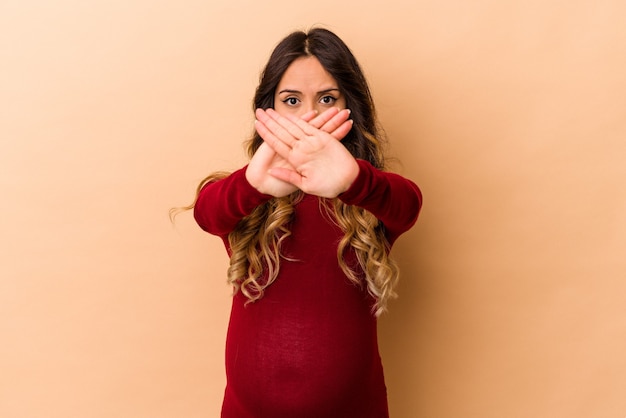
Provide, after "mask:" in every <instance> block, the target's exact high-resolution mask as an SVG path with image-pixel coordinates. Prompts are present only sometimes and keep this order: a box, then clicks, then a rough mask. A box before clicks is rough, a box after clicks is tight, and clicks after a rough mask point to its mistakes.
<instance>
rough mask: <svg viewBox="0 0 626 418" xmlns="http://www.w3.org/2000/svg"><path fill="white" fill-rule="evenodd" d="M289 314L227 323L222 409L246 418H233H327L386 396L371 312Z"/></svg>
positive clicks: (245, 318) (254, 317)
mask: <svg viewBox="0 0 626 418" xmlns="http://www.w3.org/2000/svg"><path fill="white" fill-rule="evenodd" d="M245 309H247V308H245ZM247 314H250V312H247ZM274 314H275V312H274ZM293 314H294V312H290V316H281V315H278V316H276V315H272V316H267V317H265V316H264V315H257V316H254V315H246V316H245V317H244V318H237V317H235V318H233V317H231V324H230V326H229V333H228V339H227V347H226V371H227V378H228V387H227V390H226V398H225V405H224V407H225V408H227V407H228V405H227V404H228V403H229V402H230V403H233V404H235V403H236V404H237V405H238V406H239V408H241V409H242V410H244V409H245V410H248V411H250V412H249V415H245V414H244V413H243V412H241V411H240V412H238V414H239V415H237V416H238V417H239V416H241V417H244V416H259V417H264V416H267V417H289V416H294V417H299V418H303V417H307V416H311V417H320V416H324V417H329V416H335V415H332V414H338V413H340V411H342V410H344V409H346V408H347V407H348V406H349V405H351V404H362V403H363V402H365V403H367V401H366V400H363V399H362V398H364V397H371V396H372V391H374V392H381V391H382V392H384V382H383V377H382V366H381V365H380V358H379V355H378V348H377V342H376V325H375V322H374V320H373V319H372V317H371V314H369V312H367V311H366V314H367V315H365V316H361V317H354V316H350V315H347V316H346V315H342V316H332V317H331V315H329V314H324V313H319V314H318V315H315V316H314V318H312V317H311V316H310V315H293ZM236 319H241V321H237V320H236ZM331 411H332V412H331ZM233 416H235V415H234V414H233ZM337 416H339V415H337ZM344 416H349V415H344Z"/></svg>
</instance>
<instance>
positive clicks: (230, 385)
mask: <svg viewBox="0 0 626 418" xmlns="http://www.w3.org/2000/svg"><path fill="white" fill-rule="evenodd" d="M357 162H358V164H359V167H360V172H359V175H358V176H357V178H356V180H355V181H354V183H353V184H352V185H351V187H350V189H349V190H347V191H346V192H344V193H342V194H341V195H340V196H338V198H339V199H341V200H342V201H343V202H344V203H346V204H349V205H358V206H361V207H363V208H365V209H367V210H368V211H370V212H371V213H373V214H374V215H375V216H376V217H377V218H378V219H380V220H381V221H382V222H383V224H384V226H385V229H386V233H387V238H388V240H389V242H390V243H393V242H394V241H395V240H396V238H398V236H399V235H400V234H402V233H403V232H405V231H407V230H408V229H409V228H410V227H411V226H412V225H413V224H414V223H415V221H416V220H417V216H418V213H419V210H420V207H421V201H422V196H421V193H420V190H419V189H418V187H417V186H416V185H415V184H414V183H412V182H411V181H409V180H407V179H405V178H403V177H401V176H399V175H396V174H392V173H387V172H382V171H379V170H377V169H375V168H374V167H373V166H372V165H370V164H369V163H367V162H365V161H362V160H357ZM269 199H271V196H268V195H264V194H262V193H259V192H258V191H257V190H256V189H255V188H254V187H252V186H251V185H250V184H249V183H248V181H247V180H246V178H245V167H244V168H242V169H240V170H238V171H235V172H234V173H233V174H231V175H230V176H229V177H227V178H225V179H223V180H220V181H218V182H215V183H211V184H208V185H207V186H205V187H204V188H203V189H202V191H201V192H200V195H199V197H198V201H197V202H196V206H195V210H194V216H195V219H196V221H197V222H198V225H200V227H201V228H202V229H204V230H205V231H207V232H209V233H211V234H214V235H218V236H219V237H221V238H222V240H223V241H224V244H225V246H226V249H227V251H228V252H229V253H230V248H229V245H228V234H229V233H230V232H231V231H232V230H233V229H234V228H235V226H236V224H237V223H238V222H239V220H241V219H242V218H243V217H244V216H246V215H248V214H250V213H251V212H252V210H253V209H254V208H255V207H257V206H258V205H260V204H262V203H264V202H266V201H268V200H269ZM290 228H291V231H292V235H291V236H290V237H288V238H287V239H286V240H285V241H284V242H283V245H282V253H283V254H285V255H286V256H288V257H289V260H287V259H282V260H281V264H280V273H279V276H278V277H277V279H276V281H275V282H274V283H272V284H271V285H270V286H269V287H268V288H267V289H266V290H265V294H264V296H263V298H261V299H260V300H258V301H256V302H254V303H249V304H247V305H245V306H244V303H245V302H246V298H245V296H243V295H242V293H241V292H238V293H237V294H236V295H235V296H234V297H233V304H232V311H231V317H230V324H229V327H228V335H227V339H226V377H227V385H226V391H225V396H224V403H223V406H222V417H223V418H309V417H310V418H334V417H336V418H386V417H388V411H387V395H386V388H385V382H384V377H383V368H382V363H381V360H380V356H379V353H378V342H377V332H376V318H375V317H374V316H373V314H372V304H373V302H374V301H373V299H372V297H371V296H369V294H368V293H367V290H365V288H364V287H363V288H360V287H358V286H356V285H354V284H352V283H351V282H350V281H349V280H348V278H347V277H346V276H345V275H344V273H343V272H342V270H341V268H340V267H339V265H338V263H337V256H336V250H337V242H338V240H339V238H340V237H341V236H342V232H341V230H340V229H339V228H338V227H337V226H336V225H335V224H333V223H332V222H331V221H330V220H329V219H328V217H327V216H326V215H325V214H324V213H322V211H320V207H319V199H318V198H317V197H315V196H312V195H305V197H304V199H303V200H302V201H301V202H300V203H298V204H297V205H296V211H295V217H294V220H293V222H292V223H291V224H290ZM292 260H295V261H292ZM346 261H347V262H348V265H350V266H358V262H357V260H356V257H355V255H354V253H352V252H348V253H347V254H346Z"/></svg>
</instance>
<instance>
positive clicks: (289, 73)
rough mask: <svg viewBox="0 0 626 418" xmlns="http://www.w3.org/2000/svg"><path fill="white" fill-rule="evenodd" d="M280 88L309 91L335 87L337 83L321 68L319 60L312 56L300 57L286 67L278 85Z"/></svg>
mask: <svg viewBox="0 0 626 418" xmlns="http://www.w3.org/2000/svg"><path fill="white" fill-rule="evenodd" d="M278 87H279V90H280V89H281V88H294V89H296V88H297V89H298V90H301V89H304V88H305V87H308V88H311V89H317V88H324V89H327V88H330V87H335V88H336V87H337V81H336V80H335V79H334V78H333V76H331V75H330V73H329V72H328V71H326V69H325V68H324V67H323V66H322V64H321V63H320V62H319V60H318V59H317V58H315V57H313V56H310V57H301V58H298V59H296V60H295V61H294V62H292V63H291V65H289V67H287V70H286V71H285V73H284V74H283V77H282V78H281V79H280V82H279V83H278Z"/></svg>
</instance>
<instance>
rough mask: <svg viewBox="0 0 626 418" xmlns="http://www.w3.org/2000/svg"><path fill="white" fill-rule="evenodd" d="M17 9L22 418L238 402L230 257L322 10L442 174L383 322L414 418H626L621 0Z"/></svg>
mask: <svg viewBox="0 0 626 418" xmlns="http://www.w3.org/2000/svg"><path fill="white" fill-rule="evenodd" d="M376 4H377V5H375V6H373V5H368V2H362V1H358V2H356V1H355V2H349V1H348V2H345V1H344V2H337V1H332V2H331V1H328V0H322V1H317V2H293V1H280V0H279V1H272V0H270V1H266V2H260V1H251V0H235V1H232V0H229V1H221V2H217V1H210V0H209V1H199V0H189V1H185V2H174V1H159V0H157V1H155V0H150V1H148V0H133V1H122V0H116V1H110V0H91V1H79V0H54V1H52V0H50V1H44V0H39V1H37V0H34V1H23V0H1V1H0V48H1V49H0V53H1V56H0V59H1V62H0V71H1V79H0V100H1V102H0V103H1V106H2V107H1V109H0V111H1V112H0V127H1V131H0V135H1V137H0V140H1V145H0V195H1V199H2V200H1V201H0V231H1V233H2V239H1V240H0V416H1V417H3V418H18V417H19V418H39V417H45V418H53V417H54V418H56V417H59V418H61V417H63V418H67V417H72V418H73V417H76V418H78V417H80V418H82V417H93V418H105V417H106V418H109V417H129V418H131V417H132V418H138V417H140V418H141V417H146V418H161V417H163V418H165V417H167V418H174V417H176V418H178V417H216V416H218V411H219V408H220V403H221V397H222V391H223V386H224V371H223V349H224V348H223V347H224V338H225V330H226V325H227V321H228V314H229V306H230V300H229V289H228V288H227V287H226V285H225V282H224V280H225V277H224V276H225V268H226V263H227V259H226V254H225V252H224V250H223V248H222V246H221V243H220V242H219V240H218V239H216V238H214V237H211V236H209V235H206V234H204V233H203V232H201V231H200V230H199V229H198V228H197V227H196V226H195V224H194V223H193V221H192V218H191V216H190V215H189V214H184V215H182V216H181V217H179V219H178V221H177V224H176V225H175V226H172V225H171V224H170V223H169V221H168V219H167V211H168V208H169V207H171V206H175V205H180V204H186V203H188V202H189V200H190V199H191V197H192V194H193V191H194V189H195V186H196V184H197V182H198V181H199V180H200V179H201V178H202V177H204V176H205V175H206V174H207V173H209V172H211V171H213V170H216V169H234V168H237V167H238V166H240V165H241V164H243V163H244V162H245V159H244V154H243V149H242V146H241V143H242V141H243V140H244V139H245V137H246V136H247V135H248V134H249V132H250V131H251V129H252V113H251V110H250V102H251V98H252V94H253V89H254V87H255V86H256V82H257V77H258V72H259V70H260V69H261V67H262V66H263V64H264V63H265V60H266V59H267V57H268V55H269V52H270V51H271V49H272V48H273V46H274V45H275V43H276V42H277V41H278V40H279V39H280V38H281V37H283V36H284V35H286V34H287V33H288V32H290V31H291V30H293V29H300V28H307V27H309V26H310V25H312V24H324V25H325V26H326V27H328V28H330V29H332V30H334V31H336V32H337V33H338V34H339V35H340V36H341V37H342V38H343V39H344V40H345V41H346V42H347V43H348V44H349V45H350V46H351V48H352V49H353V50H354V52H355V54H356V55H357V57H358V58H359V59H360V61H361V63H362V65H363V66H364V68H365V71H366V73H367V76H368V77H369V80H370V82H371V84H372V88H373V92H374V96H375V99H376V101H377V104H378V106H379V111H380V116H381V118H382V122H383V124H384V126H385V128H386V130H387V133H388V136H389V137H390V140H391V143H392V153H393V154H394V155H395V156H397V157H400V158H399V159H400V161H401V163H402V164H401V165H397V166H396V170H397V171H399V172H401V173H402V174H404V175H406V176H408V177H410V178H412V179H414V180H415V181H416V182H418V183H419V184H420V186H421V187H422V189H423V192H424V196H425V206H424V209H423V212H422V217H421V219H420V220H419V222H418V224H417V225H416V227H415V228H414V229H413V230H411V231H410V232H409V233H408V234H407V235H405V236H404V237H403V238H401V239H400V241H399V242H398V244H397V247H396V248H395V250H394V251H395V253H396V256H397V258H398V259H399V261H400V264H401V266H402V269H403V279H402V284H401V286H400V293H401V297H400V299H398V300H397V301H395V302H393V303H392V305H391V312H390V313H389V314H388V315H387V316H385V317H384V318H383V320H382V321H381V325H380V328H381V332H380V343H381V347H382V354H383V358H384V363H385V367H386V373H387V380H388V390H389V399H390V408H391V412H392V416H393V418H413V417H419V418H448V417H449V418H452V417H454V418H457V417H464V418H473V417H475V418H489V417H494V418H495V417H498V418H500V417H507V418H511V417H520V418H522V417H523V418H528V417H545V418H554V417H568V418H572V417H575V418H578V417H580V418H589V417H594V418H599V417H600V418H602V417H606V418H609V417H616V418H623V417H624V416H626V396H625V394H626V355H625V354H624V353H626V257H624V249H625V246H626V219H625V214H626V193H625V191H626V164H624V160H625V157H626V148H625V147H626V122H625V119H626V118H625V116H626V27H625V26H624V24H623V23H624V16H626V6H625V3H624V2H623V1H621V0H612V1H611V0H598V1H570V0H567V1H566V0H530V1H529V0H508V1H492V0H477V1H471V2H470V1H462V0H410V1H409V0H389V1H385V2H382V3H380V4H378V3H376Z"/></svg>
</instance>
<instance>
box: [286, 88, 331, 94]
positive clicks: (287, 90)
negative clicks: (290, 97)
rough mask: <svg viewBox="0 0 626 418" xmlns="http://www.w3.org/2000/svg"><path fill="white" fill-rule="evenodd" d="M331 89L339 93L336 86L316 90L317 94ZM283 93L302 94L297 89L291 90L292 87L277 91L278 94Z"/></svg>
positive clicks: (328, 91)
mask: <svg viewBox="0 0 626 418" xmlns="http://www.w3.org/2000/svg"><path fill="white" fill-rule="evenodd" d="M331 91H336V92H337V93H339V89H338V88H336V87H331V88H329V89H325V90H320V91H318V92H317V94H324V93H330V92H331ZM283 93H295V94H302V92H301V91H299V90H292V89H284V90H281V91H279V92H278V94H283Z"/></svg>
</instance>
